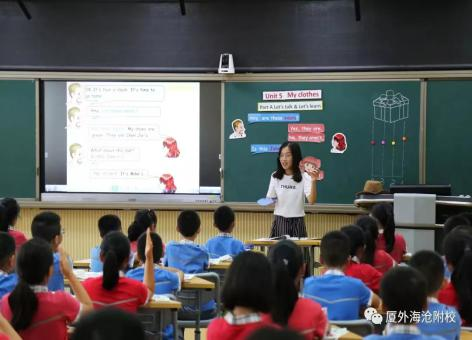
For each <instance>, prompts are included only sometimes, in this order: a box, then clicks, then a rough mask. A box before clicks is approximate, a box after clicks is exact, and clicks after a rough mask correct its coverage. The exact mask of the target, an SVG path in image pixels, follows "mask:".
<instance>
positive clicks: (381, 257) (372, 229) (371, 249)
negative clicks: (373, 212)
mask: <svg viewBox="0 0 472 340" xmlns="http://www.w3.org/2000/svg"><path fill="white" fill-rule="evenodd" d="M356 225H358V226H359V227H360V228H361V229H362V230H363V231H364V237H365V250H364V257H363V258H362V262H363V263H367V264H370V265H371V266H373V267H374V268H375V269H377V270H378V271H379V272H381V273H382V274H385V273H386V272H387V271H388V270H389V269H390V268H392V267H394V266H395V265H396V262H395V260H394V259H393V258H392V257H391V256H390V255H389V254H387V253H386V252H385V250H382V249H378V248H377V239H378V238H379V228H378V227H377V221H375V220H374V219H373V218H372V217H370V216H361V217H359V218H358V219H357V221H356Z"/></svg>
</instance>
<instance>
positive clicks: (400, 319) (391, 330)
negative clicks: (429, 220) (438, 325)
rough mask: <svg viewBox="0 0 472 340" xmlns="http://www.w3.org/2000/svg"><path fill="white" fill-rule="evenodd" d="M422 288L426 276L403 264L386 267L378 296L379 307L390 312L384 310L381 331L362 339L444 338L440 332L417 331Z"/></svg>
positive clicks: (423, 288)
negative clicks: (385, 320) (439, 334)
mask: <svg viewBox="0 0 472 340" xmlns="http://www.w3.org/2000/svg"><path fill="white" fill-rule="evenodd" d="M426 291H427V290H426V280H425V279H424V277H423V275H421V273H420V272H418V271H417V270H416V269H414V268H411V267H406V266H399V267H395V268H392V269H390V270H389V271H388V272H387V273H386V274H385V276H384V277H383V279H382V283H381V285H380V297H381V298H382V307H383V310H384V311H385V312H387V311H390V312H393V313H391V314H393V315H392V316H388V314H386V316H387V326H386V328H385V331H384V334H385V335H383V336H382V335H369V336H367V337H366V338H365V339H367V340H377V339H395V340H423V339H424V340H426V339H431V340H439V339H443V340H444V338H443V337H440V336H434V335H433V336H428V335H423V334H421V331H420V329H419V328H418V326H417V325H416V323H417V321H416V320H415V319H417V317H418V316H419V317H420V318H421V314H422V312H423V310H424V308H425V307H426V304H427V300H426V297H427V293H426ZM389 318H390V320H389ZM392 319H394V320H392ZM389 321H395V322H389Z"/></svg>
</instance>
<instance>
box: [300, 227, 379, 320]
mask: <svg viewBox="0 0 472 340" xmlns="http://www.w3.org/2000/svg"><path fill="white" fill-rule="evenodd" d="M349 250H350V245H349V238H348V237H347V236H346V235H345V234H344V233H342V232H340V231H332V232H329V233H327V234H326V235H325V236H323V238H322V239H321V258H322V262H323V264H324V265H325V266H326V267H327V271H326V272H325V273H324V274H323V275H322V276H317V277H315V276H313V277H309V278H307V279H306V280H305V284H304V289H303V295H304V296H305V297H306V298H310V299H313V300H315V301H316V302H318V303H319V304H320V305H321V306H322V307H327V309H328V319H329V320H357V319H360V318H361V317H360V311H361V309H362V308H363V307H368V306H372V307H374V308H377V307H378V306H379V305H380V300H379V298H378V296H377V295H375V294H374V293H373V292H372V291H371V290H370V289H369V288H367V287H366V285H365V284H364V283H363V282H362V281H361V280H359V279H356V278H353V277H349V276H346V275H345V274H344V269H345V267H346V265H347V264H348V260H349Z"/></svg>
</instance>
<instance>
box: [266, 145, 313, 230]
mask: <svg viewBox="0 0 472 340" xmlns="http://www.w3.org/2000/svg"><path fill="white" fill-rule="evenodd" d="M301 160H302V152H301V149H300V145H299V144H298V143H293V142H284V143H283V144H282V145H281V146H280V149H279V156H278V157H277V170H276V171H275V172H273V173H272V175H271V176H270V184H269V189H268V190H267V195H266V197H268V198H272V199H276V202H275V209H274V222H273V223H272V231H271V233H270V237H276V236H281V235H290V236H293V237H306V236H307V233H306V226H305V197H306V198H307V199H308V202H309V203H310V204H314V203H315V202H316V199H317V191H316V181H317V180H318V175H319V170H318V169H315V170H312V171H310V172H304V173H303V174H302V173H301V171H300V167H299V163H300V161H301Z"/></svg>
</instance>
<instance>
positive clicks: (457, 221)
mask: <svg viewBox="0 0 472 340" xmlns="http://www.w3.org/2000/svg"><path fill="white" fill-rule="evenodd" d="M460 225H470V222H469V219H468V218H467V217H465V216H464V215H462V214H458V215H453V216H449V217H448V218H447V220H446V222H444V229H443V230H444V235H447V234H449V233H450V232H451V231H452V230H454V228H456V227H457V226H460Z"/></svg>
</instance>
